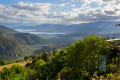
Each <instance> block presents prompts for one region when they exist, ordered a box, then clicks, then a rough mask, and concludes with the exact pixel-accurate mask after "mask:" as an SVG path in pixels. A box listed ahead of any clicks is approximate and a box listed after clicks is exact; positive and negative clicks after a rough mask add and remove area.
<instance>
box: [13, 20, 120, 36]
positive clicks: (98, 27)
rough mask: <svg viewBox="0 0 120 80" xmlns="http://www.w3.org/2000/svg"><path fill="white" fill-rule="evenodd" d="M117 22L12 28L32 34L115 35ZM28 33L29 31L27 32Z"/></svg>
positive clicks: (117, 30) (117, 29)
mask: <svg viewBox="0 0 120 80" xmlns="http://www.w3.org/2000/svg"><path fill="white" fill-rule="evenodd" d="M118 23H119V22H95V23H82V24H73V25H68V26H65V25H60V24H41V25H37V26H21V27H13V29H24V30H33V31H34V32H63V33H70V34H71V33H116V32H120V27H118V26H115V25H116V24H118ZM28 32H30V31H28Z"/></svg>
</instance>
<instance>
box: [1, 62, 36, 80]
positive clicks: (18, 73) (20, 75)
mask: <svg viewBox="0 0 120 80" xmlns="http://www.w3.org/2000/svg"><path fill="white" fill-rule="evenodd" d="M33 72H34V71H33V70H31V69H28V68H25V67H23V66H20V65H17V64H14V65H13V66H12V68H11V69H8V68H4V70H3V71H1V72H0V78H1V79H2V80H25V79H27V78H29V77H30V76H32V75H33Z"/></svg>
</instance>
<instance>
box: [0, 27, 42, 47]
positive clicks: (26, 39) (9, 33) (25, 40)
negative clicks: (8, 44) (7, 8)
mask: <svg viewBox="0 0 120 80" xmlns="http://www.w3.org/2000/svg"><path fill="white" fill-rule="evenodd" d="M0 35H2V36H4V37H5V38H7V39H11V40H14V41H17V42H18V43H20V44H27V45H33V44H40V43H42V42H41V41H42V39H40V37H38V36H35V35H32V34H29V33H20V32H18V31H15V30H13V29H10V28H7V27H5V26H0Z"/></svg>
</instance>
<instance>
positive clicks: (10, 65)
mask: <svg viewBox="0 0 120 80" xmlns="http://www.w3.org/2000/svg"><path fill="white" fill-rule="evenodd" d="M28 62H32V60H28V61H22V62H18V63H12V64H7V65H3V66H0V71H1V70H3V69H4V68H5V67H6V68H11V67H12V65H13V64H19V65H21V66H25V65H26V64H27V63H28Z"/></svg>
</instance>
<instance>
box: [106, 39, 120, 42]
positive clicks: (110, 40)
mask: <svg viewBox="0 0 120 80" xmlns="http://www.w3.org/2000/svg"><path fill="white" fill-rule="evenodd" d="M119 40H120V38H118V39H109V40H107V41H108V42H112V41H119Z"/></svg>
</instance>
